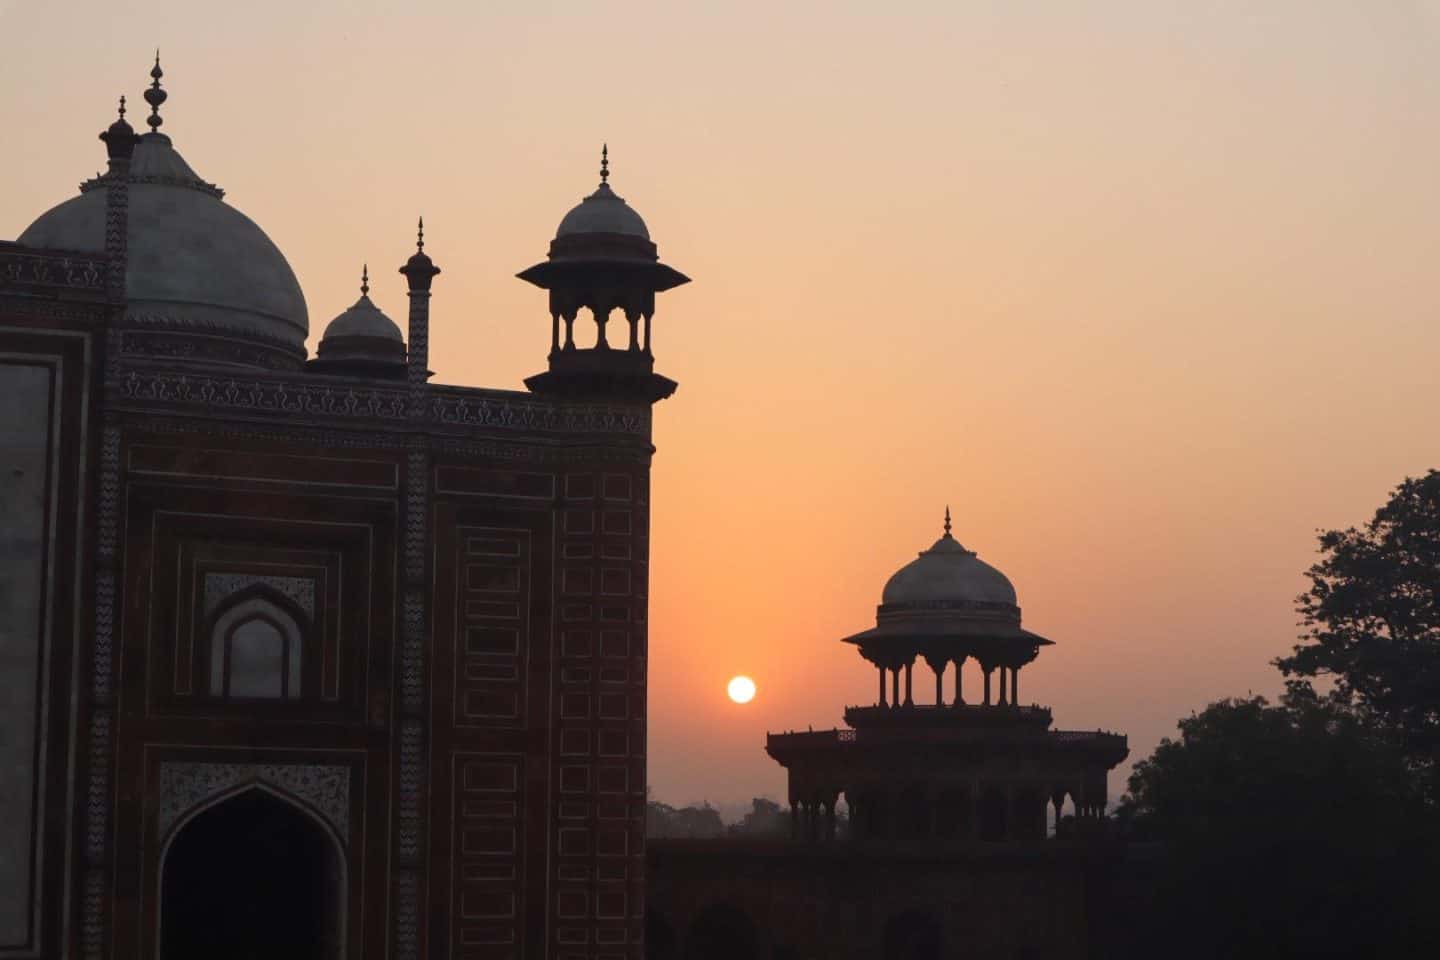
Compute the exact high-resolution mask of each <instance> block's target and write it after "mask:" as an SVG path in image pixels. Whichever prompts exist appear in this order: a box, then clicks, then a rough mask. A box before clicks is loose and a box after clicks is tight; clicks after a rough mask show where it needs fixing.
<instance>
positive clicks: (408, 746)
mask: <svg viewBox="0 0 1440 960" xmlns="http://www.w3.org/2000/svg"><path fill="white" fill-rule="evenodd" d="M400 272H401V273H402V274H404V275H405V279H406V280H407V281H408V282H409V288H410V316H409V344H408V355H407V358H406V381H407V389H408V393H409V401H410V402H409V406H408V409H407V411H406V417H407V419H408V420H409V436H408V438H407V441H406V447H407V451H408V452H407V454H406V466H405V501H404V515H405V519H404V521H403V526H401V528H400V529H401V530H402V531H403V532H404V541H403V547H402V555H403V557H404V562H403V563H402V565H401V573H402V575H403V580H402V591H401V598H400V599H401V611H402V613H401V616H402V621H401V636H400V656H399V661H400V663H399V673H400V678H401V682H400V709H399V711H398V714H399V716H398V724H399V728H400V729H399V738H398V739H399V744H398V746H399V749H398V751H397V752H398V753H399V763H398V764H397V767H398V769H397V778H396V779H397V786H398V792H399V797H398V802H397V804H396V821H397V827H398V829H397V830H396V834H395V854H396V859H395V861H394V863H395V868H394V869H393V870H392V877H393V881H392V882H393V884H394V897H395V899H394V901H393V902H394V903H395V909H396V911H397V915H398V916H400V917H404V918H407V919H406V920H405V921H404V922H401V923H397V924H396V925H395V928H394V929H395V947H394V954H393V955H394V956H395V957H397V958H399V960H415V958H416V957H417V956H418V949H419V948H418V939H419V931H418V930H417V923H418V919H415V920H412V919H409V918H418V917H419V916H420V913H421V909H420V905H421V903H422V902H423V890H424V887H425V881H424V871H423V869H422V867H423V865H424V864H423V859H422V857H421V847H422V844H423V838H424V836H425V809H426V806H425V804H424V803H423V802H422V799H421V798H422V797H426V796H428V795H429V779H430V778H429V771H428V769H427V766H426V763H425V758H426V756H427V746H428V745H427V743H426V736H425V732H426V730H427V729H428V728H427V725H426V723H425V719H426V717H425V708H426V703H425V687H424V682H423V680H422V678H423V677H425V676H426V669H425V666H426V665H425V651H426V650H427V649H428V647H429V639H428V638H429V610H428V609H427V604H426V587H427V585H428V584H429V577H428V568H427V563H426V560H427V558H428V557H429V556H430V552H431V551H430V525H429V520H428V517H429V514H430V509H429V499H430V496H429V490H430V484H429V477H430V469H431V467H430V450H429V442H430V441H429V437H428V435H427V431H426V421H427V419H428V413H429V399H430V388H429V383H428V381H429V379H430V369H429V362H430V283H431V281H432V280H434V279H435V276H436V275H437V274H439V272H440V268H439V267H437V266H435V264H434V262H433V261H432V260H431V259H430V258H429V257H428V256H426V254H425V221H424V220H421V221H420V229H419V232H418V234H417V236H416V240H415V253H414V255H413V256H411V257H410V259H409V260H407V261H405V265H404V266H403V267H401V268H400Z"/></svg>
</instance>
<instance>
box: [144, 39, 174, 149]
mask: <svg viewBox="0 0 1440 960" xmlns="http://www.w3.org/2000/svg"><path fill="white" fill-rule="evenodd" d="M163 76H165V71H164V70H161V69H160V48H159V47H156V48H155V66H153V67H151V68H150V89H149V90H146V91H145V102H146V103H148V104H150V116H148V117H146V118H145V122H146V123H148V124H149V125H150V132H151V133H159V132H160V124H162V123H164V122H165V121H164V120H163V119H162V118H161V116H160V104H162V103H164V102H165V101H166V100H167V99H169V97H170V94H168V93H166V92H165V91H164V90H161V89H160V78H161V77H163Z"/></svg>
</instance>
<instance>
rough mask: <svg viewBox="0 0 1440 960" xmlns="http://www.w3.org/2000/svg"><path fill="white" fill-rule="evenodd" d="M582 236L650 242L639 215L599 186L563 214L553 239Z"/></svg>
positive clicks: (647, 231) (613, 194)
mask: <svg viewBox="0 0 1440 960" xmlns="http://www.w3.org/2000/svg"><path fill="white" fill-rule="evenodd" d="M584 233H618V234H621V235H623V236H628V237H639V238H640V239H642V240H649V239H650V231H649V230H647V229H646V227H645V221H644V220H642V219H641V218H640V214H638V213H636V212H635V210H634V209H633V208H632V207H631V206H630V205H629V204H628V203H626V202H625V201H624V200H622V199H621V198H620V197H619V196H617V195H616V194H615V191H613V190H611V189H610V184H608V183H602V184H600V188H599V189H598V190H596V191H595V192H594V193H592V194H590V196H588V197H586V198H585V199H584V200H581V201H580V203H579V205H578V206H576V207H574V208H573V209H572V210H571V211H570V212H569V213H567V214H565V219H563V220H561V221H560V226H559V228H558V229H556V231H555V238H556V239H557V240H558V239H559V238H561V237H570V236H575V235H576V234H584Z"/></svg>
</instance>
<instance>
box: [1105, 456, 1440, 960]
mask: <svg viewBox="0 0 1440 960" xmlns="http://www.w3.org/2000/svg"><path fill="white" fill-rule="evenodd" d="M1319 546H1320V550H1319V552H1320V559H1319V561H1318V562H1316V563H1315V564H1314V565H1313V566H1312V567H1311V568H1310V569H1309V570H1308V571H1307V577H1308V579H1309V581H1310V583H1309V588H1308V589H1307V590H1306V591H1305V593H1303V594H1302V595H1301V596H1300V597H1299V598H1298V601H1297V608H1298V611H1299V613H1300V616H1301V618H1302V628H1303V633H1302V635H1301V638H1300V642H1299V643H1298V644H1297V645H1296V646H1295V648H1294V650H1293V652H1292V653H1291V654H1290V655H1289V656H1286V657H1281V658H1279V659H1278V660H1276V661H1275V666H1276V667H1277V668H1278V669H1279V670H1280V672H1281V674H1282V676H1283V677H1284V678H1285V693H1284V695H1283V696H1281V698H1280V700H1279V702H1278V703H1270V702H1268V701H1267V700H1266V699H1265V698H1263V697H1255V696H1249V697H1245V698H1232V699H1225V700H1220V701H1218V702H1216V703H1212V704H1211V705H1210V706H1208V707H1206V708H1205V709H1204V710H1203V711H1201V712H1199V713H1197V714H1192V715H1191V716H1189V717H1186V718H1185V719H1183V720H1181V721H1180V724H1179V735H1178V736H1177V737H1175V738H1173V739H1166V740H1163V741H1161V743H1160V745H1159V747H1157V748H1156V750H1155V752H1154V754H1152V755H1151V756H1150V757H1149V758H1148V759H1145V760H1142V761H1140V762H1139V763H1137V764H1136V765H1135V768H1134V772H1133V773H1132V774H1131V776H1130V779H1129V784H1128V787H1129V789H1128V792H1127V794H1126V796H1125V797H1124V799H1123V800H1122V801H1121V803H1120V806H1119V808H1118V810H1117V811H1116V820H1117V824H1118V828H1119V829H1120V830H1121V831H1122V832H1123V833H1124V834H1126V835H1128V836H1129V837H1130V838H1131V839H1132V840H1134V841H1137V842H1139V847H1140V848H1143V847H1144V845H1145V843H1144V842H1145V841H1151V842H1153V844H1154V845H1155V848H1156V849H1157V851H1158V855H1157V857H1156V858H1155V861H1154V863H1155V865H1156V866H1155V875H1154V876H1153V877H1152V878H1151V880H1152V882H1153V886H1152V887H1151V888H1150V893H1149V901H1148V903H1147V904H1146V907H1145V909H1144V910H1143V911H1137V912H1143V913H1144V914H1145V915H1143V916H1133V917H1128V918H1124V917H1122V918H1116V919H1115V921H1114V923H1115V924H1117V925H1124V924H1127V923H1128V924H1131V925H1133V928H1134V930H1136V931H1138V932H1137V933H1136V937H1135V938H1136V940H1137V953H1139V954H1146V955H1150V956H1166V957H1176V958H1201V957H1205V958H1209V957H1242V956H1257V957H1260V956H1263V957H1340V956H1344V957H1383V958H1391V957H1420V956H1425V957H1430V956H1436V955H1440V472H1437V471H1433V470H1432V471H1431V472H1429V473H1428V474H1426V475H1425V476H1423V477H1420V478H1418V479H1407V480H1406V481H1405V482H1404V483H1402V484H1401V485H1400V486H1399V487H1398V488H1396V490H1395V491H1394V493H1393V495H1392V496H1391V498H1390V500H1389V501H1388V502H1387V503H1386V504H1385V505H1384V506H1382V507H1381V508H1380V509H1379V510H1378V511H1377V512H1376V514H1375V516H1374V518H1373V519H1371V520H1370V522H1369V523H1367V524H1365V525H1364V526H1363V527H1360V528H1358V529H1357V528H1354V527H1352V528H1348V529H1344V530H1330V531H1326V532H1323V533H1321V534H1320V536H1319ZM1132 849H1134V847H1132ZM1144 941H1148V942H1144ZM1157 951H1158V952H1157Z"/></svg>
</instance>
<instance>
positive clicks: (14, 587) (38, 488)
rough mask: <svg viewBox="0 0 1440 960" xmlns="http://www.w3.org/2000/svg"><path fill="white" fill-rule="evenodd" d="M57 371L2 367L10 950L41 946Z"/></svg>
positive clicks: (0, 489)
mask: <svg viewBox="0 0 1440 960" xmlns="http://www.w3.org/2000/svg"><path fill="white" fill-rule="evenodd" d="M52 376H53V375H52V372H51V368H50V367H48V366H41V365H38V364H18V363H9V362H5V361H3V360H0V397H4V403H0V728H3V730H4V734H3V735H0V950H3V949H4V948H6V947H15V948H24V947H26V946H29V945H31V944H32V943H33V941H34V938H35V936H36V934H37V931H36V930H35V929H34V925H33V918H34V914H33V912H32V909H33V907H34V897H35V896H36V894H37V893H38V891H37V890H36V887H35V882H34V876H33V874H32V866H33V865H34V863H35V861H36V857H35V853H36V851H35V844H36V842H37V841H38V840H39V839H40V831H39V830H38V829H37V826H38V824H37V823H36V818H37V814H39V813H40V811H39V810H38V809H37V805H36V791H37V789H38V785H39V779H40V774H41V770H40V769H39V767H38V764H37V756H40V755H43V753H44V750H43V739H44V730H43V728H42V725H41V690H42V686H43V683H44V679H45V677H44V663H45V652H46V646H47V640H48V639H49V638H48V637H47V634H48V632H49V631H48V625H47V624H46V619H45V613H44V607H43V603H44V600H45V583H46V579H47V578H46V569H47V561H48V560H49V559H50V551H51V544H50V543H49V540H50V531H51V527H52V524H51V523H50V519H49V518H50V509H47V508H51V509H53V504H51V503H50V502H49V501H50V499H51V473H50V458H51V452H52V448H51V422H52V406H51V404H52V393H53V390H52V388H53V381H52Z"/></svg>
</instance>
